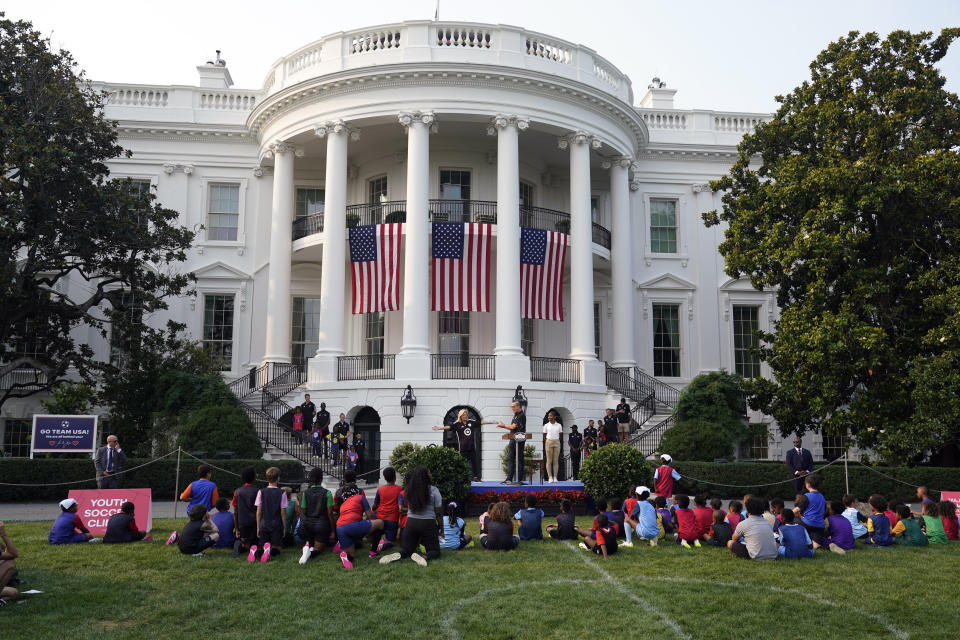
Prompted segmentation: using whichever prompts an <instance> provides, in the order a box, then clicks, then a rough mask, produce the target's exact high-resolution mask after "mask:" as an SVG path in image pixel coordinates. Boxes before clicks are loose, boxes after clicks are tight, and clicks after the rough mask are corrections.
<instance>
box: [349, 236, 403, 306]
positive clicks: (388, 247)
mask: <svg viewBox="0 0 960 640" xmlns="http://www.w3.org/2000/svg"><path fill="white" fill-rule="evenodd" d="M402 231H403V224H401V223H399V222H397V223H393V224H368V225H363V226H360V227H353V228H351V229H350V263H351V264H352V266H353V312H354V313H370V312H373V311H396V310H397V309H399V308H400V268H399V265H400V237H401V232H402Z"/></svg>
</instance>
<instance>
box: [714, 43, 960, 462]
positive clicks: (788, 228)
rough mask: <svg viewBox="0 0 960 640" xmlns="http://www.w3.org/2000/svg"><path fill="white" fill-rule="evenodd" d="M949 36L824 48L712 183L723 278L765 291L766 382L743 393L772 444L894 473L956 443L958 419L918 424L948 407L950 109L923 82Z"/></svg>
mask: <svg viewBox="0 0 960 640" xmlns="http://www.w3.org/2000/svg"><path fill="white" fill-rule="evenodd" d="M958 36H960V29H946V30H944V31H942V32H941V33H940V34H939V35H938V36H933V35H932V34H930V33H927V32H924V33H918V34H911V33H908V32H905V31H896V32H893V33H891V34H890V35H889V36H888V37H887V38H886V39H881V38H880V37H879V36H878V35H877V34H875V33H868V34H864V35H861V34H859V33H857V32H851V33H850V34H849V35H848V36H847V37H845V38H842V39H841V40H838V41H836V42H834V43H832V44H830V45H829V46H828V47H827V49H825V50H824V51H823V52H822V53H820V55H818V56H817V58H816V60H814V61H813V63H812V64H811V65H810V70H811V77H810V79H809V80H808V81H805V82H804V83H803V84H801V85H800V86H799V87H797V88H796V89H794V90H793V91H792V92H791V93H790V94H788V95H786V96H778V97H777V100H778V102H780V103H781V106H780V108H779V109H778V111H777V113H776V115H775V116H774V118H773V120H772V121H771V122H769V123H765V124H761V125H760V126H758V127H757V128H756V131H755V132H754V133H753V134H750V135H747V136H745V137H744V139H743V141H742V142H741V144H740V147H739V153H738V158H737V161H736V163H735V164H734V166H733V167H732V169H731V170H730V173H729V174H728V175H726V176H724V177H723V178H722V179H720V180H718V181H716V182H714V184H713V186H714V188H716V189H721V190H724V191H725V192H726V193H725V194H724V196H723V208H722V211H720V212H711V213H708V214H705V215H704V220H705V222H706V223H707V225H716V224H720V223H721V222H724V223H728V224H729V227H728V228H727V230H726V231H725V240H724V242H723V243H722V244H721V245H720V252H721V253H722V254H723V256H724V258H725V259H726V270H727V273H728V274H729V275H730V276H732V277H740V276H747V277H749V278H750V280H751V282H752V284H753V285H754V287H756V288H758V289H759V288H768V289H772V290H775V291H776V295H777V302H778V304H779V306H780V309H781V317H780V319H779V320H778V321H777V323H776V326H775V331H774V332H772V333H769V334H766V335H764V336H763V346H762V348H761V357H762V358H763V359H764V360H765V361H766V362H767V363H769V365H770V368H771V370H772V372H773V377H774V379H772V380H756V381H751V382H750V383H749V384H748V389H749V391H750V393H751V405H752V406H753V407H754V408H759V409H762V410H763V411H765V412H766V413H768V414H770V415H773V416H774V417H775V418H776V419H777V422H778V424H779V426H780V430H781V432H782V433H783V435H787V434H789V433H790V432H798V433H803V432H804V431H806V430H809V429H812V430H821V431H824V432H825V433H827V434H830V435H840V434H845V433H849V434H852V435H854V436H855V437H856V438H857V441H858V443H859V444H860V446H864V447H874V448H875V449H876V450H877V451H878V452H879V453H880V455H881V456H882V457H884V458H885V459H887V460H891V461H905V460H907V459H909V458H911V456H913V455H914V453H916V452H917V451H923V450H924V449H931V448H935V447H937V446H938V445H939V444H940V443H941V442H942V441H943V440H944V438H945V436H946V434H947V432H949V431H954V430H956V429H957V424H958V423H957V421H956V419H957V417H958V414H957V412H956V409H957V408H956V407H955V406H954V407H953V411H954V413H952V415H951V416H949V418H948V419H947V420H946V421H937V420H936V419H935V418H934V416H932V415H931V413H930V409H932V408H933V407H934V406H936V404H937V403H938V402H939V401H940V400H942V399H943V398H953V399H955V398H956V397H957V395H958V394H960V387H958V386H957V382H958V380H957V378H956V377H955V376H953V377H939V376H938V372H943V371H944V370H945V369H947V368H948V367H949V366H950V364H951V363H956V362H957V355H958V351H957V349H958V344H957V333H956V329H957V321H956V314H957V309H958V306H957V302H958V296H957V290H956V288H955V285H956V278H957V276H956V273H957V272H956V266H957V265H956V254H957V251H958V241H960V236H958V230H960V157H958V153H957V147H958V145H960V109H958V107H960V102H958V99H957V96H956V95H955V94H953V93H950V92H948V91H945V90H944V88H943V87H944V78H943V76H942V75H941V74H940V73H939V72H938V70H937V69H936V68H935V67H934V65H935V64H936V63H937V62H938V61H939V60H941V59H942V58H943V56H944V55H945V54H946V52H947V49H948V47H949V46H950V44H951V43H952V42H953V40H954V39H956V38H957V37H958ZM951 263H952V265H953V266H952V267H948V266H947V265H948V264H951ZM951 282H953V283H954V288H952V289H951V287H950V283H951ZM941 338H943V339H942V340H941ZM954 370H955V369H954ZM931 385H932V386H933V388H927V387H930V386H931Z"/></svg>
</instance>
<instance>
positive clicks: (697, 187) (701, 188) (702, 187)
mask: <svg viewBox="0 0 960 640" xmlns="http://www.w3.org/2000/svg"><path fill="white" fill-rule="evenodd" d="M690 188H691V189H693V192H694V193H700V192H706V193H713V189H711V188H710V184H709V183H706V182H695V183H694V184H692V185H690Z"/></svg>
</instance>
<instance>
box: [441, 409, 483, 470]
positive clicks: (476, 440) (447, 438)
mask: <svg viewBox="0 0 960 640" xmlns="http://www.w3.org/2000/svg"><path fill="white" fill-rule="evenodd" d="M461 409H466V410H467V419H468V420H476V421H477V422H478V423H479V422H480V414H479V413H477V410H476V409H474V408H473V407H471V406H469V405H465V404H458V405H457V406H455V407H450V410H449V411H447V413H446V415H444V416H443V426H445V427H449V426H450V425H452V424H453V423H454V422H456V421H457V414H458V413H460V410H461ZM443 446H445V447H452V448H454V449H455V448H456V447H457V437H456V436H455V435H454V434H453V432H452V431H444V432H443ZM473 447H474V455H475V456H477V471H479V472H480V474H481V475H480V479H481V480H482V479H483V475H482V474H483V430H482V429H477V430H476V431H475V432H474V434H473ZM468 464H469V463H468Z"/></svg>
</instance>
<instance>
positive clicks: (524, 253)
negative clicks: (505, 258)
mask: <svg viewBox="0 0 960 640" xmlns="http://www.w3.org/2000/svg"><path fill="white" fill-rule="evenodd" d="M569 241H570V236H569V235H567V234H565V233H557V232H555V231H546V230H544V229H530V228H528V227H522V228H521V229H520V309H521V316H522V317H524V318H537V319H539V320H560V321H561V322H562V321H563V265H564V262H565V261H566V258H567V245H568V244H569Z"/></svg>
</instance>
